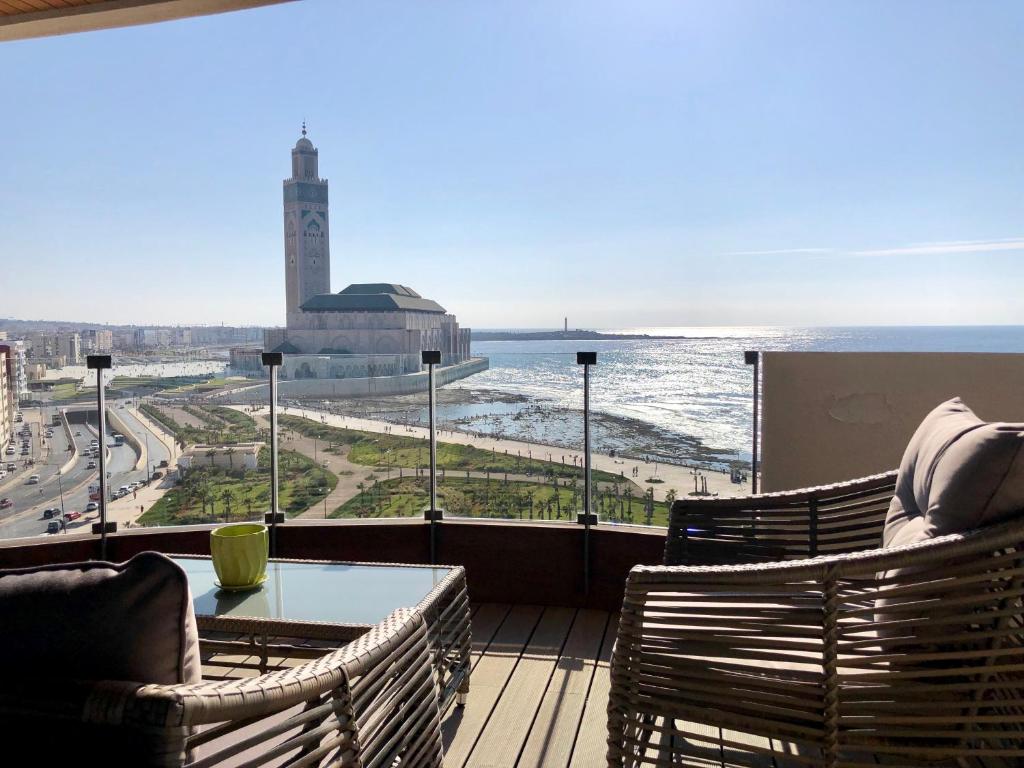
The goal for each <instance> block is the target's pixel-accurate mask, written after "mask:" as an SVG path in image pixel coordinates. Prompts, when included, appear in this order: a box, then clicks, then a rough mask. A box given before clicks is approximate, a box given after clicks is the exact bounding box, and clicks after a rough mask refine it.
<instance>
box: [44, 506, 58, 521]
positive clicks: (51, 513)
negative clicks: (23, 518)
mask: <svg viewBox="0 0 1024 768" xmlns="http://www.w3.org/2000/svg"><path fill="white" fill-rule="evenodd" d="M43 517H44V518H46V519H47V520H49V519H50V518H51V517H60V510H59V509H54V508H53V507H49V508H48V509H44V510H43Z"/></svg>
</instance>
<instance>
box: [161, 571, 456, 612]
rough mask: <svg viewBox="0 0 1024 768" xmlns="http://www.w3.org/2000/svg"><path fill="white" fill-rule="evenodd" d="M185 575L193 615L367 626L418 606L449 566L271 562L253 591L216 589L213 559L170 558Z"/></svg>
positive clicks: (449, 572) (438, 582) (446, 572)
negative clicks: (389, 615)
mask: <svg viewBox="0 0 1024 768" xmlns="http://www.w3.org/2000/svg"><path fill="white" fill-rule="evenodd" d="M173 559H174V561H175V562H176V563H177V564H178V565H180V566H181V567H182V569H183V570H184V571H185V574H186V575H187V576H188V584H189V588H190V589H191V590H192V601H193V605H194V607H195V612H196V615H197V616H204V617H205V616H209V617H218V618H231V617H237V618H247V619H265V620H267V621H269V622H279V621H284V622H302V623H305V622H317V623H326V624H336V625H349V624H357V625H372V624H376V623H378V622H380V621H383V620H384V619H385V618H386V617H387V616H388V614H390V613H391V612H392V611H394V610H395V609H396V608H402V607H414V606H417V605H419V603H420V602H421V601H423V599H424V598H426V597H427V595H428V594H430V592H431V591H433V590H434V589H435V588H436V587H437V586H438V585H439V584H441V583H442V582H443V581H444V580H445V578H447V577H448V576H449V575H450V574H451V573H452V570H453V569H452V568H448V567H436V566H405V565H370V564H362V563H337V562H313V561H298V560H292V561H287V560H271V561H270V562H269V563H268V564H267V580H266V581H265V582H263V584H261V585H260V586H259V587H258V588H257V589H253V590H247V591H244V592H231V591H228V590H224V589H221V588H220V587H218V586H217V582H216V580H217V574H216V573H215V572H214V569H213V561H212V560H211V559H209V558H206V557H174V558H173Z"/></svg>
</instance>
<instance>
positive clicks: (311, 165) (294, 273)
mask: <svg viewBox="0 0 1024 768" xmlns="http://www.w3.org/2000/svg"><path fill="white" fill-rule="evenodd" d="M317 159H318V152H317V149H316V147H314V146H313V142H311V141H310V140H309V139H307V138H306V124H305V123H303V124H302V138H300V139H299V140H298V141H297V142H296V143H295V148H294V149H292V176H291V178H290V179H285V180H284V264H285V267H284V269H285V273H284V274H285V293H286V299H287V301H286V311H287V313H288V317H289V318H290V317H292V315H293V314H294V313H296V312H299V311H300V307H301V306H302V304H303V302H305V301H306V300H307V299H310V298H312V297H313V296H317V295H319V294H323V293H330V292H331V248H330V237H329V230H328V224H327V179H321V178H320V177H319V176H318V175H317Z"/></svg>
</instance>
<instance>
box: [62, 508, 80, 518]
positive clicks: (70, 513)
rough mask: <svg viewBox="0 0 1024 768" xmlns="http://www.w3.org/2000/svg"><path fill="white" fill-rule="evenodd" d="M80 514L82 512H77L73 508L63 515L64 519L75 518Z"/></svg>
mask: <svg viewBox="0 0 1024 768" xmlns="http://www.w3.org/2000/svg"><path fill="white" fill-rule="evenodd" d="M81 516H82V513H81V512H77V511H75V510H72V511H70V512H68V513H67V514H66V515H64V517H65V518H66V519H68V520H77V519H78V518H80V517H81Z"/></svg>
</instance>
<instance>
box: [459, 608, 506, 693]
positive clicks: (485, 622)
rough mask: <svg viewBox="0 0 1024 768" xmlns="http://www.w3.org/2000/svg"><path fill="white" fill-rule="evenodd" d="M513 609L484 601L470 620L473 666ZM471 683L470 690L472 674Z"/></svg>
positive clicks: (471, 678)
mask: <svg viewBox="0 0 1024 768" xmlns="http://www.w3.org/2000/svg"><path fill="white" fill-rule="evenodd" d="M511 609H512V606H510V605H504V604H500V603H484V604H483V605H481V606H480V607H479V608H478V609H477V611H476V612H475V613H474V614H473V619H472V621H471V622H470V635H471V636H472V648H471V651H470V656H471V664H472V666H473V667H476V665H477V662H479V661H480V657H481V656H483V655H484V652H485V651H486V650H487V646H488V645H490V644H491V640H493V639H494V635H495V633H496V632H497V631H498V628H499V627H500V626H501V623H502V622H503V621H505V617H506V616H508V612H509V611H510V610H511ZM469 684H470V690H472V686H473V676H472V675H470V679H469Z"/></svg>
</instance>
